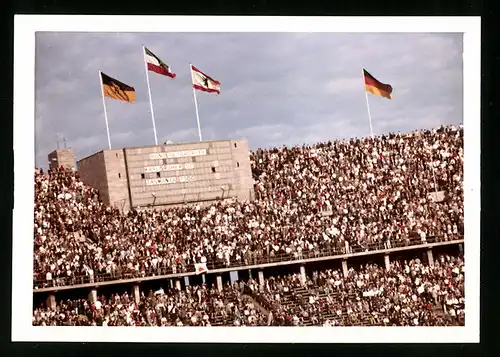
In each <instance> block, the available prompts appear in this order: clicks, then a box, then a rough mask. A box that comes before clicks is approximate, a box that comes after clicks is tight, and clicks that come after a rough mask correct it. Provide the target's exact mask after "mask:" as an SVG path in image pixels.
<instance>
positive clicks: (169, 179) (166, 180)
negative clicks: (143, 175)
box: [146, 176, 196, 186]
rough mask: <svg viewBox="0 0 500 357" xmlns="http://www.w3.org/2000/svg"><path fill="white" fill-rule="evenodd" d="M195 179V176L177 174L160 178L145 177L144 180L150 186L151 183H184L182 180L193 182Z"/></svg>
mask: <svg viewBox="0 0 500 357" xmlns="http://www.w3.org/2000/svg"><path fill="white" fill-rule="evenodd" d="M193 181H196V177H194V176H179V177H162V178H155V179H147V180H146V185H148V186H152V185H164V184H171V183H177V182H180V183H184V182H193Z"/></svg>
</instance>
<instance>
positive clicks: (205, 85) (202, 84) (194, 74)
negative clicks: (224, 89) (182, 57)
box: [191, 65, 220, 94]
mask: <svg viewBox="0 0 500 357" xmlns="http://www.w3.org/2000/svg"><path fill="white" fill-rule="evenodd" d="M191 78H192V79H193V88H194V89H198V90H201V91H204V92H209V93H217V94H220V82H219V81H216V80H215V79H213V78H210V77H209V76H207V75H206V74H205V73H203V72H202V71H200V70H199V69H198V68H196V67H195V66H193V65H191Z"/></svg>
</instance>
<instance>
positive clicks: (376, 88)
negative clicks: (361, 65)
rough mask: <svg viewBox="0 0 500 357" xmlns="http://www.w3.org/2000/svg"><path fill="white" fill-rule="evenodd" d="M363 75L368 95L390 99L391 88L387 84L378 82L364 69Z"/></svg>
mask: <svg viewBox="0 0 500 357" xmlns="http://www.w3.org/2000/svg"><path fill="white" fill-rule="evenodd" d="M363 75H364V77H365V89H366V91H367V92H368V93H371V94H375V95H378V96H379V97H385V98H387V99H392V96H391V93H392V87H391V86H390V85H389V84H385V83H382V82H379V81H378V80H377V79H375V77H373V76H372V75H371V74H370V73H368V71H367V70H366V69H363Z"/></svg>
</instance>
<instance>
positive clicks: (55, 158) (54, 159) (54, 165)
mask: <svg viewBox="0 0 500 357" xmlns="http://www.w3.org/2000/svg"><path fill="white" fill-rule="evenodd" d="M48 160H49V169H50V170H56V169H59V168H60V167H61V166H62V167H64V168H65V169H69V170H75V169H76V165H75V162H76V161H75V153H74V152H73V150H72V149H69V148H64V149H57V150H54V151H52V152H51V153H50V154H49V155H48Z"/></svg>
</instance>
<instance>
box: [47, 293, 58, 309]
mask: <svg viewBox="0 0 500 357" xmlns="http://www.w3.org/2000/svg"><path fill="white" fill-rule="evenodd" d="M46 305H47V308H49V309H50V310H52V311H55V310H56V307H57V303H56V296H55V295H54V294H50V295H49V296H47V300H46Z"/></svg>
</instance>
